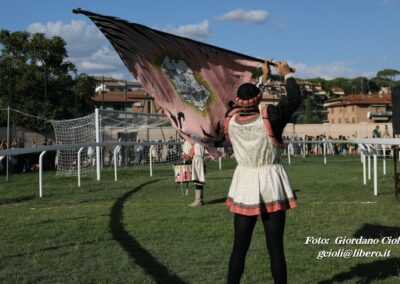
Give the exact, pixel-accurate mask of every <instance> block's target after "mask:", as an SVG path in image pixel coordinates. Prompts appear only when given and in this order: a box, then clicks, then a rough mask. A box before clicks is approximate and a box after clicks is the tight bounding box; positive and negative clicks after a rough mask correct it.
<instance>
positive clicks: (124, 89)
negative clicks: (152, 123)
mask: <svg viewBox="0 0 400 284" xmlns="http://www.w3.org/2000/svg"><path fill="white" fill-rule="evenodd" d="M94 78H95V79H96V82H97V84H96V95H95V96H94V97H93V101H94V103H95V105H96V107H98V108H102V109H108V110H117V111H130V112H145V113H157V114H159V113H162V108H161V107H160V106H159V105H158V104H157V103H156V102H155V101H154V99H153V98H152V97H151V96H150V95H149V94H148V93H146V91H145V90H144V89H143V86H142V84H141V83H140V82H130V81H126V80H118V79H114V78H112V77H104V76H97V77H94Z"/></svg>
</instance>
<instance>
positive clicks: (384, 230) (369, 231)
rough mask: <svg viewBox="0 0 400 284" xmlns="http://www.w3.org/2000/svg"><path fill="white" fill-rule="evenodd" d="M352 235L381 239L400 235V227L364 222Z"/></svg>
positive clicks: (394, 237)
mask: <svg viewBox="0 0 400 284" xmlns="http://www.w3.org/2000/svg"><path fill="white" fill-rule="evenodd" d="M354 237H356V238H359V237H364V238H373V239H382V238H383V237H392V238H393V239H396V238H398V237H400V227H389V226H382V225H373V224H364V225H363V226H362V227H361V228H360V229H358V230H357V231H356V232H355V233H354Z"/></svg>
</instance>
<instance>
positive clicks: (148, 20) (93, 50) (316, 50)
mask: <svg viewBox="0 0 400 284" xmlns="http://www.w3.org/2000/svg"><path fill="white" fill-rule="evenodd" d="M2 4H3V5H2V8H1V10H0V28H1V29H7V30H10V31H22V30H24V31H29V32H42V33H45V34H46V35H49V36H54V35H58V36H61V37H63V38H64V39H65V40H66V42H67V49H68V54H69V57H70V58H69V60H70V61H72V62H73V63H75V64H76V65H77V67H78V70H79V72H80V73H82V72H84V73H88V74H91V75H107V76H114V77H118V78H120V79H128V80H131V79H132V77H131V76H130V75H129V74H128V72H127V69H126V68H125V67H124V66H123V64H122V62H121V60H120V59H119V57H118V55H117V54H116V53H115V51H114V50H113V48H112V47H111V46H110V44H109V43H108V42H107V40H106V39H105V38H104V36H103V35H102V34H101V32H100V31H99V30H98V29H97V28H96V27H95V26H94V25H93V23H92V22H90V20H89V19H88V18H86V17H85V16H83V15H76V14H73V13H72V9H73V8H76V7H81V8H82V9H85V10H89V11H92V12H96V13H100V14H105V15H111V16H117V17H119V18H122V19H125V20H128V21H130V22H135V23H140V24H143V25H146V26H149V27H151V28H156V29H160V30H164V31H167V32H170V33H175V34H178V35H181V36H186V37H190V38H193V39H196V40H200V41H203V42H207V43H210V44H213V45H217V46H220V47H223V48H226V49H230V50H234V51H237V52H241V53H245V54H248V55H251V56H255V57H260V58H275V59H283V60H287V61H289V62H290V64H291V65H292V66H294V67H295V68H296V70H297V71H296V73H297V76H299V77H302V78H310V77H317V76H320V77H325V78H333V77H339V76H342V77H350V78H352V77H357V76H367V77H371V76H374V75H375V74H376V73H377V71H379V70H382V69H384V68H393V69H397V70H399V69H400V0H335V1H332V0H331V1H328V0H325V1H317V0H292V1H289V0H279V1H278V0H201V1H188V0H186V1H184V0H168V1H167V0H147V1H135V0H133V1H129V0H112V1H111V0H38V1H33V0H24V1H23V0H13V1H5V0H3V3H2Z"/></svg>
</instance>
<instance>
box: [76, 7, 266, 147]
mask: <svg viewBox="0 0 400 284" xmlns="http://www.w3.org/2000/svg"><path fill="white" fill-rule="evenodd" d="M74 13H81V14H84V15H86V16H88V17H89V18H90V19H91V20H92V21H93V22H94V23H95V24H96V26H97V27H98V28H99V29H100V30H101V31H102V32H103V33H104V35H105V36H106V37H107V38H108V40H109V41H110V42H111V44H112V45H113V46H114V48H115V50H116V51H117V52H118V54H119V55H120V57H121V59H122V60H123V62H124V63H125V65H126V66H127V68H128V69H129V71H130V72H131V73H132V74H133V75H134V76H135V78H138V79H139V80H140V81H141V83H142V84H143V87H144V89H145V90H146V92H148V93H149V95H150V96H152V97H153V98H154V99H155V100H156V102H157V103H158V104H159V105H160V106H162V107H163V109H164V111H165V114H166V115H168V116H169V117H170V118H171V121H172V125H173V126H174V127H175V128H176V129H177V130H179V131H180V132H181V133H182V134H184V136H185V137H186V138H187V137H190V138H192V139H193V140H196V141H201V142H203V143H204V144H206V145H210V146H211V145H212V144H213V143H215V142H217V141H220V139H221V138H222V136H223V129H222V128H223V121H224V115H225V112H226V111H227V108H228V103H229V102H230V101H233V100H234V94H235V92H236V90H237V88H238V86H239V85H240V84H242V83H244V82H249V81H250V79H251V77H252V75H253V74H254V72H255V70H256V68H258V67H259V65H260V63H262V62H263V61H262V60H261V59H257V58H253V57H250V56H247V55H243V54H239V53H236V52H233V51H229V50H226V49H222V48H219V47H216V46H212V45H209V44H205V43H201V42H198V41H195V40H192V39H188V38H184V37H180V36H175V35H172V34H169V33H165V32H161V31H158V30H154V29H151V28H148V27H146V26H143V25H139V24H134V23H129V22H127V21H125V20H122V19H119V18H115V17H110V16H103V15H99V14H95V13H91V12H88V11H84V10H81V9H75V10H74Z"/></svg>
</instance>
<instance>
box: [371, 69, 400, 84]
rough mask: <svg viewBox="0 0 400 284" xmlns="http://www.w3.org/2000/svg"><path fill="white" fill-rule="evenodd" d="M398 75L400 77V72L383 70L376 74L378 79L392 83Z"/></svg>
mask: <svg viewBox="0 0 400 284" xmlns="http://www.w3.org/2000/svg"><path fill="white" fill-rule="evenodd" d="M398 75H400V71H398V70H395V69H383V70H381V71H378V73H376V76H377V77H380V78H383V79H386V80H391V81H393V80H394V79H395V78H396V76H398Z"/></svg>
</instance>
